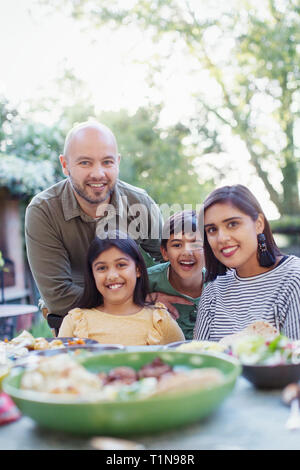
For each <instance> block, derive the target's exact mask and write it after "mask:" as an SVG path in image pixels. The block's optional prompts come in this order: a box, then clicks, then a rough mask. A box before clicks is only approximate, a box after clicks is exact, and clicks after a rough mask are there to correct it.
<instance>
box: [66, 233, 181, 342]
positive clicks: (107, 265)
mask: <svg viewBox="0 0 300 470" xmlns="http://www.w3.org/2000/svg"><path fill="white" fill-rule="evenodd" d="M148 293H149V288H148V274H147V268H146V265H145V262H144V259H143V257H142V255H141V254H140V251H139V249H138V246H137V244H136V243H135V241H133V240H132V239H131V238H129V237H128V236H127V235H125V234H123V233H120V232H113V233H110V234H108V235H107V237H106V238H105V239H100V238H98V237H96V238H95V240H94V241H93V242H92V243H91V245H90V247H89V250H88V255H87V266H86V271H85V287H84V292H83V296H82V298H81V300H80V301H79V302H78V304H77V307H76V308H74V309H72V310H71V311H70V312H69V313H68V315H67V316H66V317H65V318H64V320H63V322H62V325H61V328H60V330H59V334H58V336H59V337H66V336H67V337H68V336H69V337H70V336H75V337H79V338H89V339H93V340H96V341H98V342H99V343H102V344H122V345H125V346H129V345H159V344H167V343H171V342H173V341H180V340H184V335H183V333H182V331H181V329H180V327H179V326H178V324H177V323H176V321H175V320H173V319H172V317H171V315H170V314H169V312H168V311H167V310H166V308H165V306H164V305H163V304H155V305H150V304H147V303H146V296H147V294H148Z"/></svg>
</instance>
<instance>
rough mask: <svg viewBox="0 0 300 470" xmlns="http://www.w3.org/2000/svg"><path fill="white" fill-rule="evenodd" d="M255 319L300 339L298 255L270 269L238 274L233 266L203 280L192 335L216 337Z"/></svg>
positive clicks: (210, 338) (290, 336)
mask: <svg viewBox="0 0 300 470" xmlns="http://www.w3.org/2000/svg"><path fill="white" fill-rule="evenodd" d="M256 320H265V321H267V322H269V323H271V324H272V325H273V326H275V327H276V328H277V329H279V330H280V331H281V332H282V333H283V334H285V335H286V336H288V337H289V338H291V339H300V258H297V257H296V256H288V257H287V258H286V259H285V260H284V261H283V262H282V263H281V264H279V265H278V266H276V267H275V268H274V269H272V270H271V271H268V272H265V273H263V274H259V275H257V276H253V277H247V278H241V277H239V276H238V275H237V273H236V271H235V270H233V269H232V270H228V271H227V273H226V274H225V275H224V276H218V277H217V279H215V280H214V281H212V282H210V283H208V284H207V286H206V288H205V289H204V291H203V293H202V296H201V300H200V303H199V307H198V314H197V320H196V325H195V329H194V338H195V339H197V340H199V339H201V340H210V341H219V340H220V339H221V338H223V337H224V336H226V335H230V334H233V333H236V332H238V331H240V330H242V329H243V328H245V327H246V326H248V325H249V324H250V323H253V322H254V321H256Z"/></svg>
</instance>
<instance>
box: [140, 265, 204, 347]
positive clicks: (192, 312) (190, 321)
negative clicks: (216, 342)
mask: <svg viewBox="0 0 300 470" xmlns="http://www.w3.org/2000/svg"><path fill="white" fill-rule="evenodd" d="M169 266H170V263H169V262H167V263H159V264H156V265H155V266H151V267H150V268H148V275H149V285H150V292H163V293H164V294H170V295H177V296H179V297H183V298H184V299H187V300H190V301H192V302H193V304H191V305H183V304H177V303H174V306H175V307H176V308H177V310H178V313H179V318H178V319H177V323H178V324H179V326H180V328H181V329H182V331H183V334H184V336H185V339H193V331H194V327H195V322H196V317H197V309H198V302H199V300H200V297H197V298H193V297H189V296H188V295H184V294H181V293H180V292H178V291H177V290H176V289H174V287H173V286H172V285H171V284H170V282H169V279H168V270H169ZM202 276H203V277H204V271H203V272H202Z"/></svg>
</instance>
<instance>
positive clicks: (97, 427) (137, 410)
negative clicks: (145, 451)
mask: <svg viewBox="0 0 300 470" xmlns="http://www.w3.org/2000/svg"><path fill="white" fill-rule="evenodd" d="M156 357H160V358H161V359H162V360H163V361H164V362H166V363H168V364H170V365H171V366H184V367H189V368H199V367H216V368H218V369H219V370H221V371H222V372H223V373H224V376H225V380H224V383H222V384H221V385H217V386H212V387H210V388H206V389H199V390H196V389H194V390H190V391H186V392H178V393H176V394H166V395H163V396H160V397H159V396H156V397H151V398H146V399H135V400H134V401H126V402H125V401H114V402H100V401H98V402H82V401H81V402H79V401H77V402H74V401H72V402H71V401H70V402H66V401H62V400H60V399H59V397H58V396H56V397H55V399H53V398H52V397H50V398H49V399H48V398H46V399H45V398H44V397H42V395H41V394H40V393H38V392H34V391H28V390H21V389H20V381H21V377H22V374H23V372H24V369H23V370H20V369H17V368H16V369H15V370H12V371H11V373H10V375H9V376H8V377H6V378H5V379H4V381H3V389H4V391H5V392H6V393H7V394H8V395H10V396H11V397H12V399H13V400H14V402H15V403H16V405H17V406H18V408H19V409H20V410H21V412H22V413H23V414H24V415H27V416H30V417H31V418H32V419H33V420H35V421H36V422H37V423H38V424H39V425H40V426H42V427H46V428H49V429H53V430H59V431H64V432H70V433H74V434H81V435H83V434H84V435H91V434H94V435H95V434H105V435H112V436H124V435H128V434H131V435H132V434H140V433H151V432H157V431H163V430H167V429H171V428H176V427H178V426H181V425H185V424H188V423H192V422H196V421H198V420H200V419H202V418H204V417H205V416H207V415H209V414H210V413H212V412H213V411H214V410H215V409H216V408H217V407H218V406H219V405H220V404H221V403H222V401H223V400H224V399H225V397H226V396H227V395H228V394H229V393H230V392H231V391H232V389H233V387H234V385H235V382H236V379H237V377H238V376H239V374H240V373H241V366H240V364H239V362H238V361H237V360H235V359H233V358H231V357H229V356H226V355H223V354H214V353H202V354H199V353H186V352H184V353H180V352H177V351H168V352H166V351H142V352H123V351H122V352H120V351H118V352H110V353H102V354H97V355H93V356H90V357H88V358H85V359H82V360H81V364H83V365H84V366H85V367H86V368H87V369H88V370H89V371H91V372H95V373H97V372H107V371H109V370H110V369H112V368H114V367H118V366H125V365H126V366H129V367H133V368H134V369H136V370H138V369H140V368H141V367H142V366H143V365H145V364H148V363H150V362H152V361H153V360H154V359H155V358H156Z"/></svg>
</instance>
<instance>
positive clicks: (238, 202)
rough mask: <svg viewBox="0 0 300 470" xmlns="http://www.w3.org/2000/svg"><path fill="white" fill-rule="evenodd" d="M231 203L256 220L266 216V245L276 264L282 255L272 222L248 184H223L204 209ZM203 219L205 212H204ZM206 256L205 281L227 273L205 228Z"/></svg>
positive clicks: (210, 197) (212, 193)
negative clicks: (215, 253)
mask: <svg viewBox="0 0 300 470" xmlns="http://www.w3.org/2000/svg"><path fill="white" fill-rule="evenodd" d="M226 202H228V203H230V204H232V205H233V206H234V207H237V208H238V209H239V210H240V211H242V212H244V214H247V215H249V216H250V217H251V219H252V220H253V221H256V219H257V217H258V215H259V214H262V215H263V218H264V227H265V228H264V231H263V233H264V235H265V237H266V245H267V249H268V251H269V253H270V254H271V256H273V257H274V264H275V262H276V256H280V255H282V253H281V252H280V250H279V248H278V246H277V245H276V242H275V240H274V237H273V234H272V232H271V228H270V224H269V222H268V220H267V218H266V216H265V214H264V212H263V210H262V208H261V206H260V204H259V202H258V201H257V199H256V198H255V196H254V195H253V194H252V193H251V191H249V189H248V188H246V186H243V185H241V184H237V185H234V186H223V187H221V188H218V189H215V190H214V191H212V192H211V193H210V194H209V195H208V196H207V198H206V199H205V201H204V203H203V211H204V216H205V211H206V210H207V209H208V208H209V207H212V206H213V205H214V204H218V203H221V204H222V203H226ZM202 220H203V213H202ZM204 257H205V266H206V278H205V281H206V282H208V281H213V280H214V279H216V277H217V276H219V275H224V274H226V271H227V267H226V266H225V265H224V264H222V263H221V262H220V261H219V260H218V259H217V258H216V257H215V255H214V254H213V251H212V249H211V247H210V245H209V243H208V240H207V236H206V233H205V230H204Z"/></svg>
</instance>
